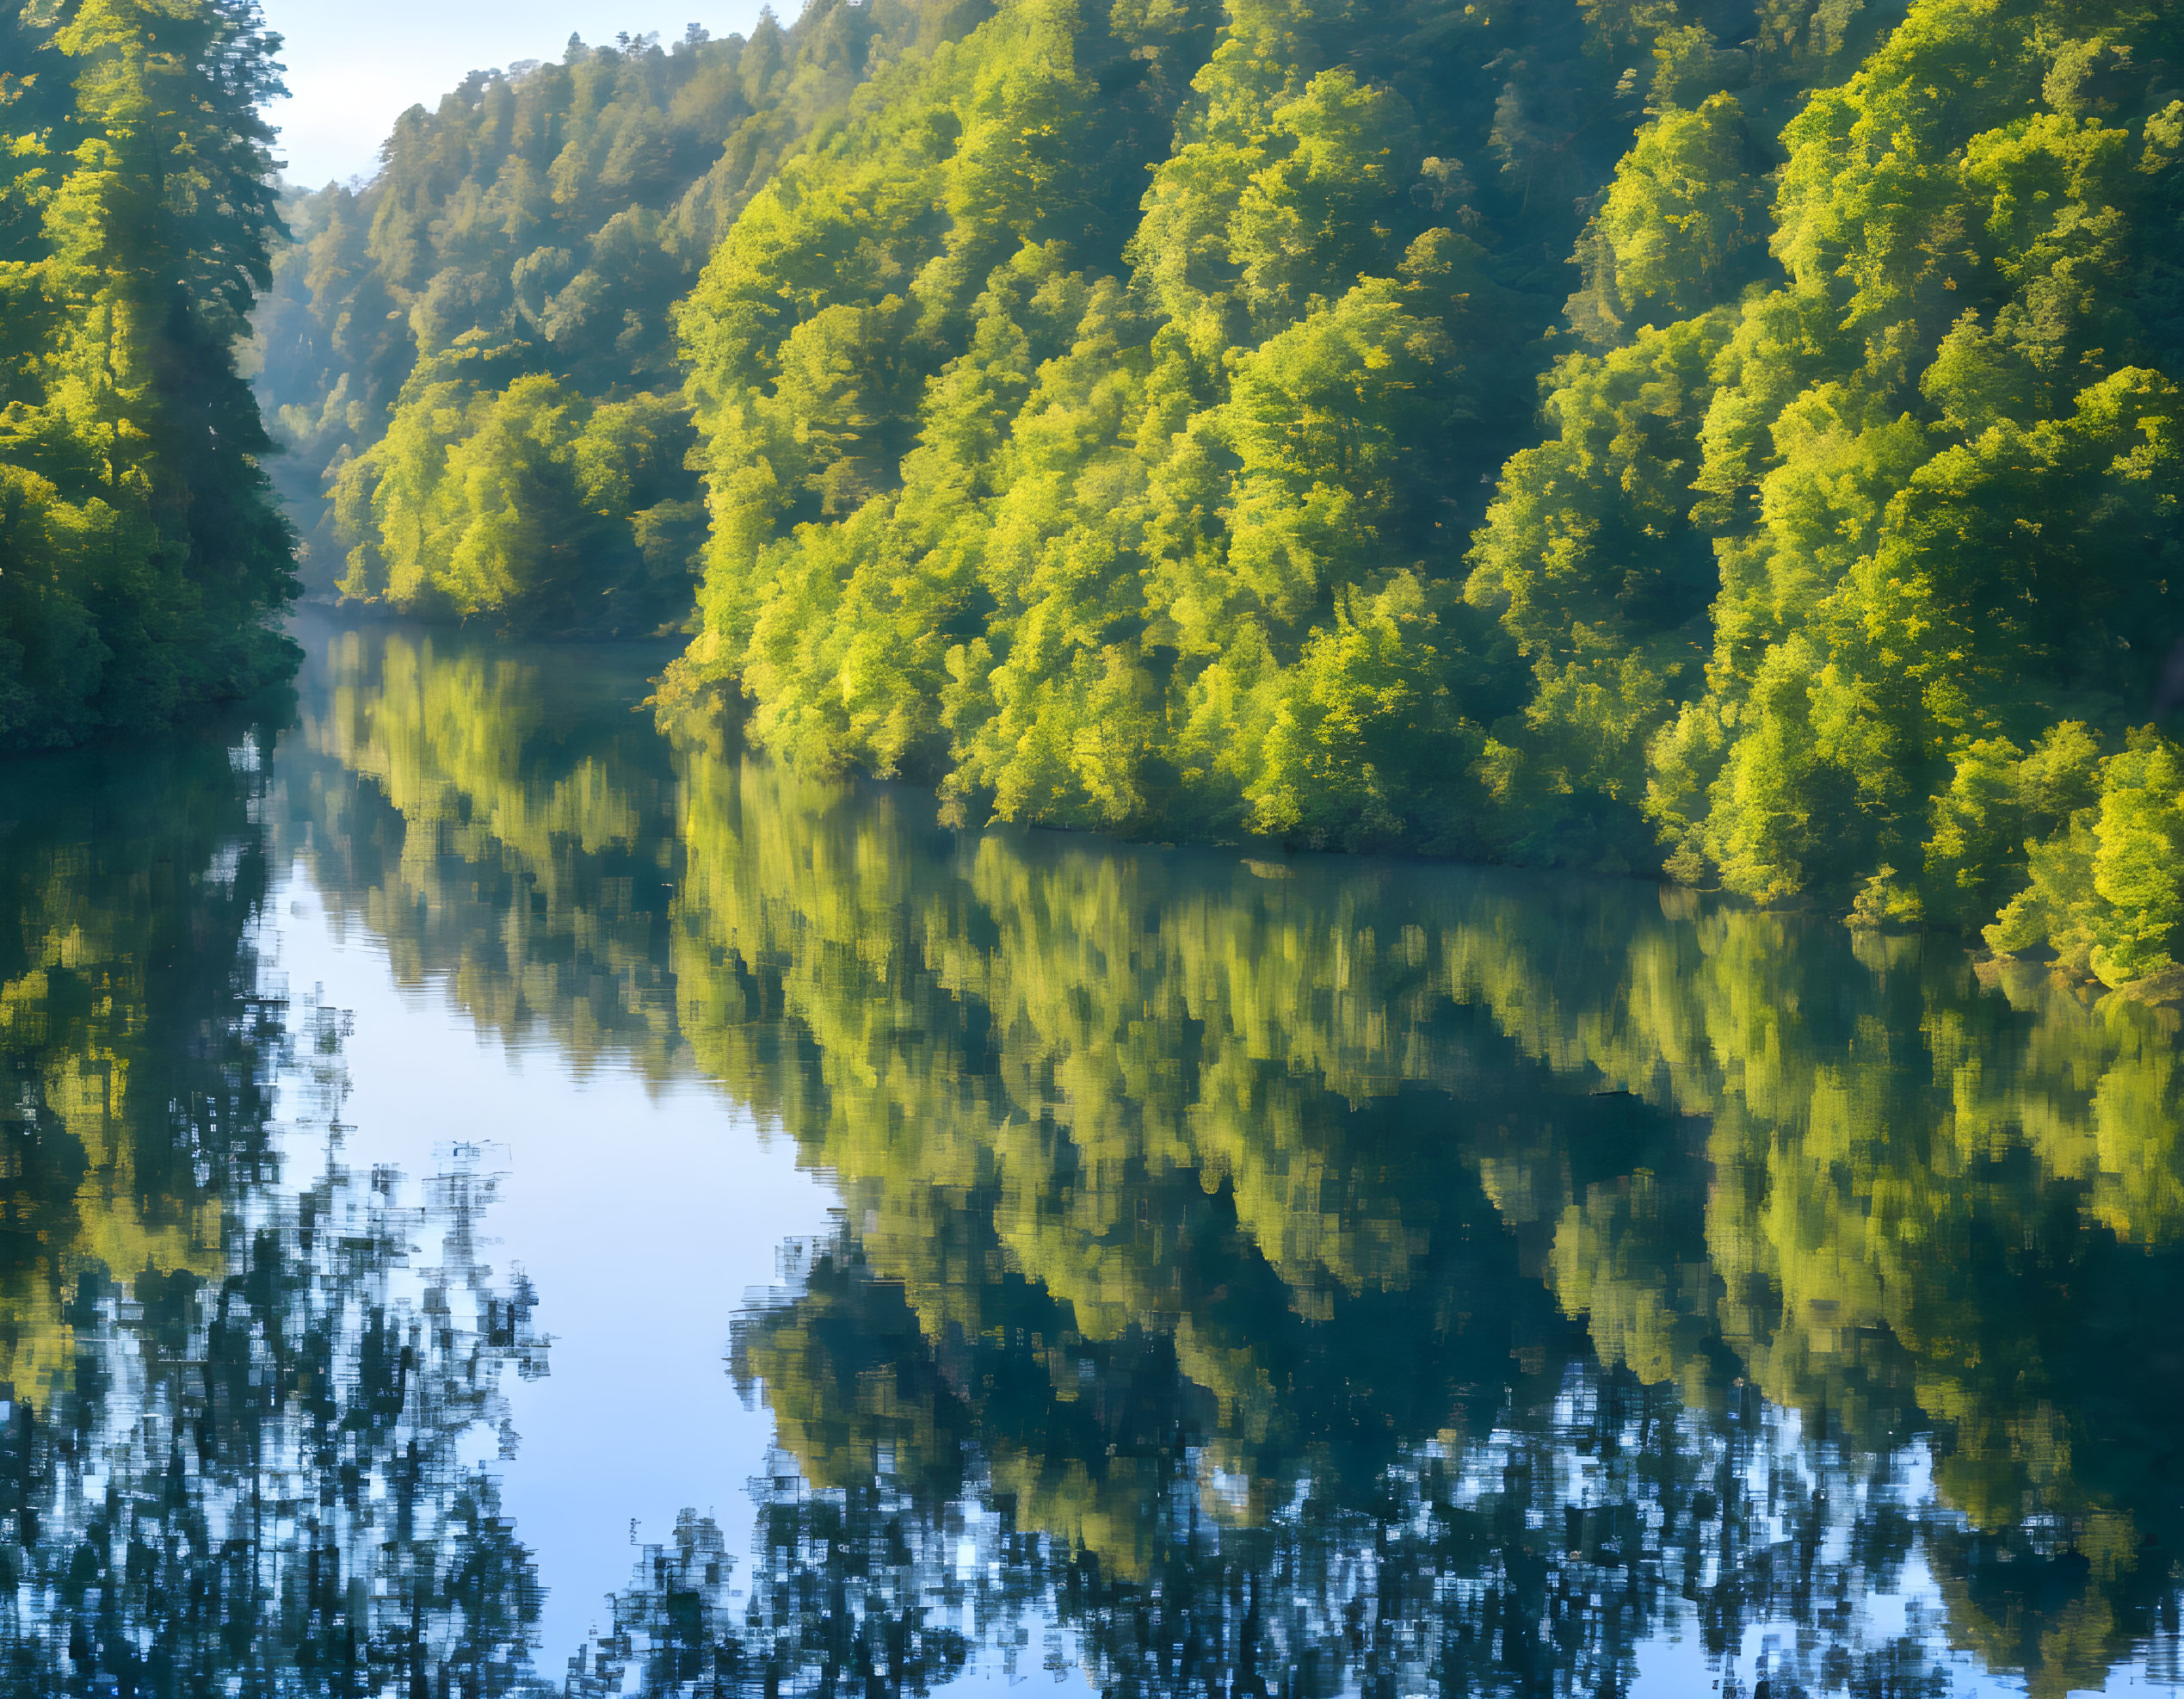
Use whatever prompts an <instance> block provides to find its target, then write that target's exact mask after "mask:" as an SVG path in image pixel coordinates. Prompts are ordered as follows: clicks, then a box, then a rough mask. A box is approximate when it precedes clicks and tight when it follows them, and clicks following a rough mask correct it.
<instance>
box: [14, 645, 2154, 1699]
mask: <svg viewBox="0 0 2184 1699" xmlns="http://www.w3.org/2000/svg"><path fill="white" fill-rule="evenodd" d="M298 629H299V636H300V637H301V638H302V639H303V640H304V642H305V647H306V651H307V657H308V658H307V660H306V663H305V669H304V671H303V674H302V676H301V677H300V679H299V683H298V686H297V689H296V692H295V695H294V697H293V701H289V700H287V699H283V700H282V701H280V702H277V703H275V704H273V705H271V706H269V707H263V708H262V709H260V710H256V711H254V713H253V714H248V715H240V716H238V717H237V718H236V719H235V720H233V721H232V722H231V723H229V724H226V725H223V726H218V727H214V728H210V729H207V730H206V731H203V732H198V733H194V734H191V735H189V736H186V737H181V738H174V739H170V740H164V741H159V742H151V743H141V744H133V745H127V746H120V747H113V748H108V749H103V750H100V751H89V752H84V753H79V754H76V755H71V756H68V757H46V758H40V759H36V760H31V761H23V762H17V763H11V764H10V765H9V766H8V767H6V768H5V769H0V881H3V882H0V1059H4V1066H5V1068H6V1070H7V1072H6V1077H5V1078H4V1081H0V1085H3V1086H4V1090H5V1091H6V1095H7V1101H8V1103H9V1105H10V1106H11V1107H10V1108H9V1110H8V1111H7V1117H8V1118H6V1119H5V1120H4V1121H0V1128H4V1140H5V1142H4V1145H3V1146H0V1179H4V1184H5V1197H6V1200H7V1212H6V1215H5V1218H4V1220H0V1383H4V1384H0V1412H4V1420H3V1421H0V1566H4V1572H0V1658H4V1660H5V1663H4V1667H5V1670H6V1672H7V1681H8V1685H9V1690H10V1691H19V1692H23V1693H29V1694H39V1695H44V1694H55V1695H58V1694H63V1693H67V1694H78V1693H81V1694H87V1695H88V1694H109V1693H112V1694H133V1693H147V1694H169V1693H173V1694H182V1693H191V1694H196V1693H203V1694H207V1695H211V1694H220V1695H225V1696H231V1699H232V1696H240V1695H244V1694H257V1693H276V1692H278V1693H284V1694H285V1693H312V1694H316V1693H322V1692H323V1693H326V1694H336V1693H339V1694H362V1693H380V1692H387V1693H395V1692H398V1693H402V1694H404V1695H412V1696H416V1699H425V1696H441V1695H449V1696H464V1699H470V1696H483V1695H496V1694H503V1693H527V1692H532V1691H535V1690H555V1691H568V1692H572V1693H578V1694H586V1695H602V1696H603V1695H606V1694H610V1693H635V1692H639V1691H642V1692H645V1693H657V1694H666V1693H670V1692H673V1693H689V1694H698V1693H726V1692H743V1691H748V1692H751V1693H768V1694H773V1693H803V1692H810V1693H842V1694H849V1693H857V1694H895V1693H919V1694H922V1693H925V1692H929V1691H935V1690H941V1689H946V1690H948V1691H950V1692H975V1691H999V1690H1014V1689H1016V1688H1020V1687H1021V1688H1024V1689H1025V1690H1028V1691H1044V1690H1046V1689H1047V1688H1049V1687H1051V1686H1052V1685H1054V1684H1056V1683H1059V1684H1061V1685H1062V1686H1063V1688H1064V1690H1078V1689H1079V1688H1082V1687H1083V1686H1085V1685H1087V1684H1089V1686H1090V1687H1092V1688H1093V1689H1095V1690H1099V1691H1102V1692H1112V1693H1117V1694H1167V1693H1175V1694H1179V1695H1180V1694H1182V1693H1185V1692H1189V1693H1193V1694H1200V1695H1214V1694H1237V1695H1242V1694H1255V1693H1265V1694H1274V1693H1284V1694H1297V1695H1332V1694H1337V1693H1348V1692H1356V1693H1360V1694H1370V1695H1376V1696H1380V1695H1385V1696H1387V1699H1412V1696H1419V1695H1426V1694H1447V1695H1457V1694H1496V1695H1500V1694H1508V1695H1525V1696H1532V1695H1541V1696H1545V1695H1581V1694H1582V1695H1615V1696H1628V1695H1641V1694H1643V1695H1661V1696H1669V1695H1681V1694H1713V1693H1723V1694H1740V1695H1743V1696H1747V1699H1756V1696H1758V1695H1761V1694H1764V1695H1766V1696H1768V1699H1787V1696H1790V1695H1792V1694H1797V1693H1803V1694H1807V1695H1812V1696H1817V1695H1819V1694H1822V1693H1829V1692H1850V1693H1855V1694H1861V1695H1864V1694H1871V1695H1882V1694H1887V1695H1914V1694H1921V1695H1922V1694H1929V1693H1943V1692H1950V1693H1958V1692H1962V1693H1985V1692H1995V1693H2023V1692H2030V1693H2033V1694H2036V1695H2041V1696H2048V1695H2053V1696H2061V1695H2064V1694H2066V1693H2071V1692H2078V1691H2101V1690H2105V1691H2108V1692H2127V1691H2141V1690H2144V1691H2168V1690H2173V1689H2174V1688H2175V1686H2177V1685H2178V1684H2184V1642H2180V1636H2179V1626H2178V1616H2179V1604H2180V1587H2181V1585H2184V1576H2181V1575H2180V1571H2179V1568H2178V1566H2177V1561H2176V1554H2178V1553H2179V1552H2180V1551H2184V1417H2181V1416H2180V1414H2179V1412H2180V1411H2181V1410H2184V1333H2180V1331H2179V1325H2178V1317H2179V1313H2180V1310H2181V1309H2184V1152H2180V1149H2179V1134H2180V1129H2181V1128H2184V1080H2180V1070H2179V1060H2180V1055H2181V1054H2184V1046H2181V1045H2180V1038H2179V1033H2178V1021H2177V1018H2176V1015H2175V1011H2174V1010H2162V1009H2153V1008H2148V1007H2144V1006H2142V1005H2140V1004H2134V1003H2132V1002H2130V1001H2128V1000H2125V999H2122V998H2116V997H2107V998H2095V997H2092V996H2090V995H2088V994H2087V993H2086V992H2084V991H2083V990H2082V989H2081V988H2078V987H2075V986H2072V985H2068V984H2064V983H2061V982H2060V981H2058V980H2056V979H2053V978H2052V977H2051V975H2050V974H2049V973H2048V971H2047V970H2046V969H2045V968H2043V967H2040V966H2039V965H2037V964H2030V963H2006V964H1996V963H1993V962H1989V961H1979V960H1977V959H1975V958H1974V957H1973V956H1971V955H1969V954H1967V953H1966V952H1965V950H1964V949H1963V948H1960V947H1959V946H1957V945H1956V944H1954V943H1953V942H1949V941H1946V940H1944V939H1939V938H1934V937H1924V938H1922V937H1917V936H1879V935H1869V934H1868V935H1854V934H1853V933H1851V932H1849V931H1848V930H1845V929H1844V928H1843V927H1842V925H1841V924H1837V923H1834V922H1830V921H1828V920H1826V919H1823V918H1821V917H1811V916H1798V915H1782V914H1763V913H1757V912H1754V911H1751V910H1749V909H1748V908H1744V907H1742V906H1739V905H1734V904H1731V903H1727V902H1724V901H1721V900H1718V899H1715V898H1713V897H1712V896H1710V895H1706V894H1703V893H1690V892H1686V891H1681V890H1678V889H1672V888H1664V887H1657V886H1654V885H1650V884H1645V883H1641V882H1638V881H1633V880H1609V879H1601V878H1592V877H1580V876H1571V875H1564V874H1526V873H1516V872H1510V871H1506V870H1494V869H1481V868H1462V867H1451V866H1447V865H1441V864H1431V863H1413V862H1397V861H1370V860H1360V859H1351V858H1343V857H1336V856H1309V857H1308V856H1282V855H1281V854H1280V853H1279V852H1278V851H1274V850H1265V849H1246V850H1238V849H1235V848H1230V849H1192V850H1180V849H1168V848H1160V847H1148V846H1142V845H1130V844H1122V843H1113V842H1108V841H1105V840H1101V839H1095V838H1090V837H1077V836H1068V835H1061V834H1054V833H1045V832H1024V831H1013V830H1000V829H996V830H990V831H984V832H972V831H948V830H945V829H943V828H942V827H941V825H939V824H938V823H937V821H936V818H935V807H934V806H933V803H932V801H931V800H930V799H929V797H927V796H925V795H923V794H920V793H918V792H916V791H915V790H911V789H908V788H902V787H898V786H890V785H883V784H876V783H872V782H861V781H855V780H840V781H836V780H825V779H820V778H815V777H811V776H809V775H798V774H795V773H793V772H791V771H788V770H786V769H782V768H780V767H779V766H777V765H775V764H774V763H770V762H768V760H766V759H765V758H763V757H761V756H757V755H755V754H752V753H750V752H749V751H746V750H744V749H743V748H742V747H741V746H740V745H739V744H738V743H737V741H736V739H735V738H734V736H733V735H732V733H731V732H725V731H723V730H721V729H720V728H719V727H717V726H705V725H689V726H681V727H676V728H670V729H669V730H667V731H664V732H663V731H662V730H660V729H658V728H657V727H656V726H655V724H654V720H653V718H652V716H651V714H650V713H649V711H642V710H641V709H640V706H639V705H640V704H641V701H642V699H643V697H644V696H645V691H646V679H647V677H648V675H649V674H650V673H651V671H653V670H656V669H657V666H658V665H659V664H661V662H662V661H663V659H664V658H665V657H664V653H663V652H654V651H652V650H651V649H647V648H645V647H644V646H593V647H575V646H559V647H557V646H522V645H509V644H505V643H501V644H496V643H491V642H488V641H484V640H474V639H467V638H465V637H463V636H461V635H459V634H456V635H451V634H449V633H423V632H421V631H416V630H410V629H407V628H403V627H390V626H386V625H354V626H352V625H347V624H342V623H339V622H336V621H328V620H324V619H319V618H312V619H307V620H305V621H303V622H301V623H300V625H299V628H298Z"/></svg>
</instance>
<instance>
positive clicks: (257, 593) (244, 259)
mask: <svg viewBox="0 0 2184 1699" xmlns="http://www.w3.org/2000/svg"><path fill="white" fill-rule="evenodd" d="M278 46H279V43H278V40H277V38H275V37H273V36H271V35H269V34H267V33H266V31H265V30H264V28H262V24H261V22H260V20H259V17H258V14H257V9H256V5H255V4H254V3H252V0H67V3H49V0H20V3H9V4H6V5H0V749H5V748H8V747H11V746H12V747H23V746H31V747H36V746H46V745H52V744H66V743H74V742H78V741H81V740H82V739H83V738H86V737H89V736H94V735H97V734H100V733H115V732H132V731H139V730H143V729H146V728H151V727H157V726H161V725H163V724H165V723H167V722H168V721H170V720H173V719H175V718H176V717H177V716H179V715H182V714H189V713H192V712H194V711H195V710H197V709H200V708H201V707H203V706H204V705H206V704H207V703H210V702H214V701H221V700H224V699H230V698H234V697H238V696H242V695H248V694H249V693H250V691H251V690H253V689H256V688H257V687H259V686H260V685H262V684H263V683H267V682H268V680H270V679H272V678H275V677H280V676H281V675H283V674H285V673H286V672H287V670H290V668H292V667H293V661H294V655H295V647H294V645H293V644H292V643H291V642H289V641H288V639H287V638H285V637H283V636H282V635H281V634H280V633H279V632H278V630H277V629H275V627H273V626H272V625H271V624H269V623H268V618H269V616H271V615H275V614H277V613H278V612H279V610H280V609H282V608H284V607H285V606H286V605H287V602H289V600H290V599H291V597H292V596H293V593H294V578H293V557H292V550H293V538H292V533H291V529H290V527H289V524H288V522H287V520H286V519H285V518H284V517H283V516H282V515H281V508H280V504H279V503H278V501H277V500H276V499H275V495H274V492H273V490H272V486H271V485H270V484H269V482H268V479H267V478H266V476H265V473H263V471H262V469H261V466H260V463H259V462H260V458H261V456H262V455H263V454H265V453H266V452H267V451H268V449H269V448H271V446H272V445H271V443H270V442H269V440H268V437H267V436H266V433H265V429H264V427H263V425H262V423H261V420H260V417H259V411H258V407H257V404H256V400H255V398H253V396H252V393H251V391H250V386H249V385H248V383H247V382H246V381H245V380H244V377H243V376H242V375H240V373H239V368H238V358H237V356H238V351H239V350H240V349H241V348H242V346H243V345H244V343H246V342H247V339H248V338H249V337H250V311H251V307H252V305H253V303H254V302H255V300H256V298H257V295H258V293H259V292H261V291H262V290H263V289H265V288H266V287H268V286H269V285H270V283H271V281H272V274H271V269H270V268H271V261H270V255H271V250H272V248H273V246H274V245H275V243H277V242H278V241H279V240H280V239H281V236H282V233H283V227H282V225H281V217H280V213H279V209H278V206H277V204H276V192H275V183H274V181H273V158H272V155H271V153H270V151H269V149H270V146H271V144H272V141H273V133H272V132H271V130H269V129H268V127H267V126H266V124H265V121H264V120H263V119H262V117H261V115H260V114H259V110H258V108H259V107H260V106H261V104H262V102H265V101H266V100H267V99H268V97H269V96H271V95H273V94H274V93H275V92H276V91H277V90H278V88H279V77H278V68H277V67H276V66H275V64H274V61H273V59H272V55H273V54H274V53H275V52H276V51H277V50H278Z"/></svg>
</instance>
